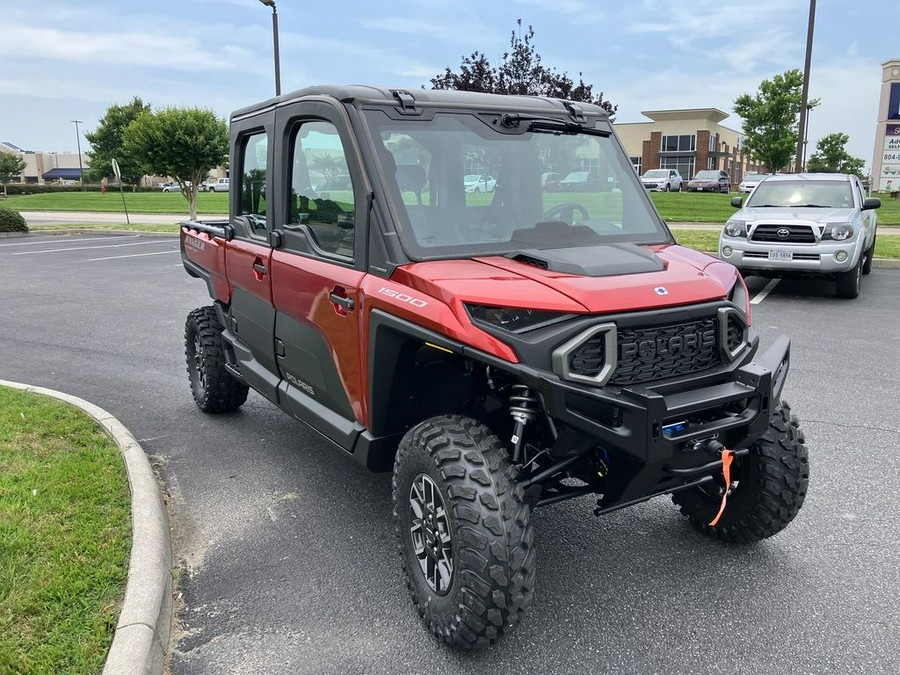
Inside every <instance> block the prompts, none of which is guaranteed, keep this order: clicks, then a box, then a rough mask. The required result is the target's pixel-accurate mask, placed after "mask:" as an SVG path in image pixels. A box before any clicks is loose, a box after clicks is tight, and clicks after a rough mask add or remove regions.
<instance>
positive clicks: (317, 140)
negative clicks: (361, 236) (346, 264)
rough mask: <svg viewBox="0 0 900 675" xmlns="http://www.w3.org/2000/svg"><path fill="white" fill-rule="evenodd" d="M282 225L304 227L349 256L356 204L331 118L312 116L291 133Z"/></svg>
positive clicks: (330, 249) (328, 247) (321, 242)
mask: <svg viewBox="0 0 900 675" xmlns="http://www.w3.org/2000/svg"><path fill="white" fill-rule="evenodd" d="M292 152H293V154H292V161H291V176H290V186H291V192H290V197H289V199H290V203H289V204H288V218H287V223H286V224H285V228H287V229H300V228H304V227H305V228H307V229H308V231H309V232H310V233H311V234H312V237H313V239H314V240H315V243H316V245H317V246H318V247H319V248H320V249H322V250H323V251H326V252H328V253H334V254H336V255H340V256H344V257H347V258H352V257H353V241H354V233H355V222H354V217H355V214H356V205H355V203H354V199H353V183H352V181H351V179H350V169H349V167H348V165H347V156H346V153H345V152H344V146H343V144H342V143H341V138H340V136H339V135H338V131H337V129H336V128H335V126H334V125H333V124H331V123H330V122H322V121H310V122H303V123H301V124H299V125H298V126H297V129H296V131H295V133H294V143H293V150H292Z"/></svg>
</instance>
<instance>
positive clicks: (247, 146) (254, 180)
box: [241, 132, 269, 233]
mask: <svg viewBox="0 0 900 675" xmlns="http://www.w3.org/2000/svg"><path fill="white" fill-rule="evenodd" d="M268 147H269V139H268V137H267V136H266V134H265V132H262V133H258V134H252V135H251V136H248V137H247V140H246V141H245V142H244V152H243V157H242V162H241V215H242V216H244V217H245V218H246V219H247V220H248V222H249V223H250V226H251V227H252V228H253V231H254V232H256V233H262V232H265V230H266V157H267V152H268Z"/></svg>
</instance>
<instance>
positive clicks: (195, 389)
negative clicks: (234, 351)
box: [184, 307, 249, 413]
mask: <svg viewBox="0 0 900 675" xmlns="http://www.w3.org/2000/svg"><path fill="white" fill-rule="evenodd" d="M184 355H185V357H186V359H187V372H188V378H189V380H190V383H191V393H192V394H193V396H194V402H195V403H196V404H197V407H198V408H200V410H202V411H203V412H206V413H223V412H233V411H235V410H237V409H238V408H240V407H241V405H242V404H243V403H244V401H246V400H247V391H248V390H249V388H248V387H247V385H246V384H244V383H242V382H238V381H237V380H236V379H234V377H232V375H231V373H229V372H228V371H227V370H226V369H225V346H224V345H223V344H222V324H220V323H219V317H218V316H217V315H216V309H215V307H200V308H199V309H195V310H194V311H193V312H191V313H190V314H188V317H187V321H186V322H185V326H184Z"/></svg>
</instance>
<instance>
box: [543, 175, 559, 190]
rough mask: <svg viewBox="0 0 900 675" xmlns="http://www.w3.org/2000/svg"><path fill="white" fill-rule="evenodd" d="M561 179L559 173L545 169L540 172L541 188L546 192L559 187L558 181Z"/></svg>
mask: <svg viewBox="0 0 900 675" xmlns="http://www.w3.org/2000/svg"><path fill="white" fill-rule="evenodd" d="M562 179H563V177H562V174H561V173H556V172H554V171H547V172H545V173H542V174H541V189H542V190H544V191H546V192H553V191H554V190H558V189H559V182H560V181H561V180H562Z"/></svg>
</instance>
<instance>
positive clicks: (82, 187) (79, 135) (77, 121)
mask: <svg viewBox="0 0 900 675" xmlns="http://www.w3.org/2000/svg"><path fill="white" fill-rule="evenodd" d="M72 124H74V125H75V142H76V143H77V144H78V171H79V173H80V176H79V178H80V179H81V191H82V192H85V191H86V190H85V187H84V166H82V164H81V134H80V133H79V132H78V125H79V124H84V122H82V121H81V120H72Z"/></svg>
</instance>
